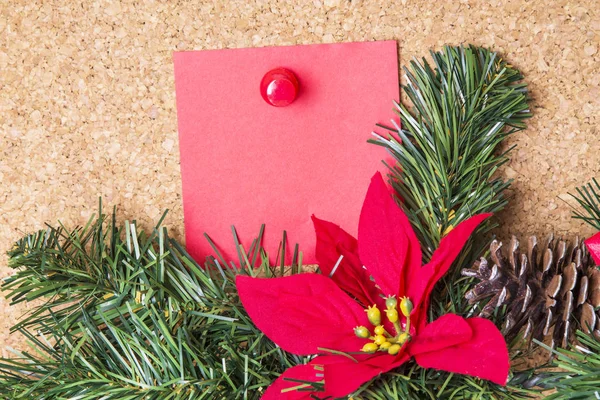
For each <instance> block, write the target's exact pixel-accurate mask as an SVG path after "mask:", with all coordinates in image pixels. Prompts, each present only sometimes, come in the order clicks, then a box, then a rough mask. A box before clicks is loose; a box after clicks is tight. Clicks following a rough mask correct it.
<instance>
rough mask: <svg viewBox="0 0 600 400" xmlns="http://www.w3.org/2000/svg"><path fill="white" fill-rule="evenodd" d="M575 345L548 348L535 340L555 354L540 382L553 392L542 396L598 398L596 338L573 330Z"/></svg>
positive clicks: (599, 350) (599, 365)
mask: <svg viewBox="0 0 600 400" xmlns="http://www.w3.org/2000/svg"><path fill="white" fill-rule="evenodd" d="M577 339H578V340H579V344H577V345H575V344H572V345H571V346H570V349H551V348H550V347H548V346H547V345H545V344H544V343H540V342H538V344H539V345H540V346H543V347H545V348H546V349H547V350H548V351H551V352H553V353H554V355H555V356H556V359H555V361H554V367H555V368H558V370H556V369H554V370H551V371H548V372H547V373H546V374H545V375H544V379H543V381H542V382H541V385H543V386H544V387H548V388H554V389H555V390H556V391H555V392H554V393H552V394H549V395H548V396H547V397H546V399H550V400H557V399H576V400H583V399H597V398H600V338H598V337H596V336H594V335H590V334H587V333H585V332H582V331H578V332H577Z"/></svg>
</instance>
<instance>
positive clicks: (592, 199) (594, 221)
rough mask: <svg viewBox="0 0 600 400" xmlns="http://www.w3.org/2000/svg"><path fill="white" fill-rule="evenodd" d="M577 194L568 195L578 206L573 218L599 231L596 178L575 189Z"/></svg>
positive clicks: (599, 201) (599, 191)
mask: <svg viewBox="0 0 600 400" xmlns="http://www.w3.org/2000/svg"><path fill="white" fill-rule="evenodd" d="M575 190H576V191H577V194H572V193H571V194H570V195H571V197H573V198H574V199H575V200H576V201H577V203H578V204H579V206H580V209H579V210H578V209H574V211H573V218H575V219H580V220H582V221H584V222H586V223H587V224H589V225H591V226H593V227H594V228H595V229H597V230H600V184H598V181H597V180H596V178H594V179H592V181H591V182H589V183H588V184H587V185H584V186H582V187H578V188H576V189H575Z"/></svg>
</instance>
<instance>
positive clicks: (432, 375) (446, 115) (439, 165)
mask: <svg viewBox="0 0 600 400" xmlns="http://www.w3.org/2000/svg"><path fill="white" fill-rule="evenodd" d="M431 56H432V59H433V66H431V65H430V64H429V63H428V62H427V61H426V60H425V59H423V61H422V62H419V61H416V60H415V61H412V62H411V68H410V69H408V68H405V72H406V75H407V79H408V84H407V85H406V86H404V87H403V90H404V91H405V93H406V94H407V96H408V98H409V100H410V102H412V105H413V106H412V108H411V109H408V108H407V107H406V106H405V105H401V104H396V108H397V113H398V115H399V118H400V122H401V126H398V125H397V124H394V128H389V127H383V128H385V129H387V130H389V131H390V134H389V135H387V136H382V135H377V134H375V138H374V139H372V140H371V143H374V144H376V145H380V146H383V147H384V148H385V149H386V150H387V151H388V152H389V153H390V154H391V156H392V157H393V158H394V160H395V161H396V165H388V167H389V169H390V173H389V178H390V182H391V184H392V186H393V188H394V189H395V191H396V193H397V195H398V197H399V204H400V206H401V207H402V208H403V209H404V211H405V212H406V214H407V215H408V217H409V219H410V221H411V223H412V225H413V227H414V229H415V232H416V234H417V236H418V237H419V240H420V241H421V243H423V244H424V246H423V247H424V248H423V256H424V261H425V262H426V261H427V260H428V259H429V258H430V257H431V254H432V253H433V251H434V250H435V249H436V248H437V246H438V244H439V242H440V240H441V238H442V237H443V236H444V235H445V234H446V233H447V232H448V231H449V230H451V229H452V228H453V227H455V226H457V225H458V224H460V223H461V222H463V221H465V220H466V219H468V218H470V217H471V216H473V215H475V214H479V213H487V212H493V213H496V212H498V211H500V210H502V209H503V208H504V207H505V206H506V204H507V199H506V197H505V194H504V192H505V190H506V189H507V188H508V187H509V185H510V181H503V180H502V179H500V178H498V177H497V172H498V169H499V168H500V167H501V166H502V165H503V164H504V163H506V162H507V161H508V153H509V152H510V150H511V148H509V149H508V150H506V151H504V152H501V151H500V148H501V145H502V143H503V141H504V140H505V139H506V138H507V137H508V136H510V135H511V134H513V133H515V132H518V131H520V130H522V129H524V128H525V123H524V121H525V119H527V118H529V117H530V113H529V107H528V104H527V101H528V96H527V89H526V85H525V83H523V82H522V78H523V77H522V75H521V74H520V72H519V71H517V70H516V69H514V68H513V67H512V66H510V65H508V64H507V63H506V62H505V61H504V60H502V59H500V58H499V56H498V55H497V54H496V53H493V52H490V51H489V50H486V49H482V48H478V47H474V46H470V47H467V48H465V47H445V48H444V49H443V51H441V52H432V53H431ZM395 135H397V137H396V136H395ZM494 227H495V225H494V224H493V223H491V222H487V223H485V224H483V225H482V226H481V227H480V228H479V229H478V230H477V231H476V232H475V234H474V235H473V237H475V238H477V240H471V241H470V242H469V243H468V244H467V246H465V249H464V250H463V251H462V253H461V255H460V256H459V257H458V259H457V260H456V262H455V263H454V268H452V269H451V270H450V272H449V273H448V274H447V276H446V277H445V278H444V279H442V281H441V283H439V284H438V285H437V286H436V289H435V292H434V294H433V295H432V302H431V307H430V320H434V319H436V318H437V317H438V316H440V315H443V314H446V313H449V312H452V313H456V314H459V315H463V316H472V314H473V312H474V310H472V308H471V307H470V306H469V304H468V302H467V301H466V300H465V298H464V295H465V293H466V291H468V290H469V289H470V288H471V287H472V286H473V284H474V282H473V280H472V279H471V278H461V277H460V275H459V272H460V270H461V268H462V267H470V266H471V265H472V264H473V262H474V261H475V259H476V258H478V257H479V256H480V255H481V254H483V253H484V252H485V249H486V248H487V246H488V244H489V240H488V236H489V235H488V233H489V232H490V230H491V229H493V228H494ZM493 317H494V318H492V319H493V321H494V322H495V323H496V324H497V325H498V326H499V325H501V321H502V318H503V312H502V310H498V313H497V315H495V316H493ZM515 355H516V356H523V354H518V353H515ZM411 365H412V367H411V370H410V371H411V372H410V375H409V376H410V379H408V378H407V377H406V376H402V375H396V374H386V375H384V376H382V377H381V378H379V379H378V380H377V381H376V382H375V383H374V384H372V385H370V386H369V385H366V386H365V387H364V388H363V389H364V390H365V393H368V395H365V397H364V398H365V399H366V398H369V399H371V398H372V399H386V400H387V399H396V398H415V399H416V398H432V399H434V398H435V399H443V398H476V399H519V398H525V397H530V396H533V395H534V394H535V393H537V392H536V391H529V390H526V389H524V388H523V386H522V385H521V384H520V381H521V380H522V379H523V376H522V373H519V374H516V375H515V376H514V377H513V382H515V384H514V385H509V386H508V387H507V388H504V387H501V386H499V385H496V384H493V383H491V382H488V381H481V380H479V379H476V378H472V377H469V376H464V375H453V374H450V373H444V372H438V371H432V370H424V369H422V368H419V367H418V366H416V365H414V364H411ZM463 390H464V391H465V392H464V393H465V394H464V396H465V397H460V393H461V392H462V391H463ZM399 393H401V394H402V395H399ZM457 396H458V397H457ZM355 397H356V396H355ZM357 398H361V397H360V396H358V397H357Z"/></svg>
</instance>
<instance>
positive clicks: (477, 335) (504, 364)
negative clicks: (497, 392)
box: [415, 318, 510, 385]
mask: <svg viewBox="0 0 600 400" xmlns="http://www.w3.org/2000/svg"><path fill="white" fill-rule="evenodd" d="M466 321H467V322H468V323H469V325H470V326H471V329H472V330H473V337H472V338H471V339H470V340H468V341H466V342H463V343H460V344H457V345H455V346H452V347H447V348H445V349H438V350H435V351H430V352H428V353H420V354H417V355H415V359H416V361H417V363H418V364H419V365H420V366H422V367H423V368H435V369H439V370H443V371H449V372H455V373H457V374H465V375H471V376H476V377H478V378H482V379H487V380H490V381H492V382H494V383H497V384H499V385H506V381H507V379H508V370H509V368H510V362H509V359H508V350H507V348H506V342H505V341H504V337H503V336H502V333H500V331H499V330H498V328H496V326H495V325H494V324H493V323H492V322H491V321H489V320H487V319H484V318H469V319H467V320H466Z"/></svg>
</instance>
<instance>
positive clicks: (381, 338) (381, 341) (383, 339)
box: [375, 335, 387, 346]
mask: <svg viewBox="0 0 600 400" xmlns="http://www.w3.org/2000/svg"><path fill="white" fill-rule="evenodd" d="M385 342H387V339H386V337H385V336H383V335H377V336H375V344H377V345H379V346H381V345H382V344H384V343H385Z"/></svg>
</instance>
